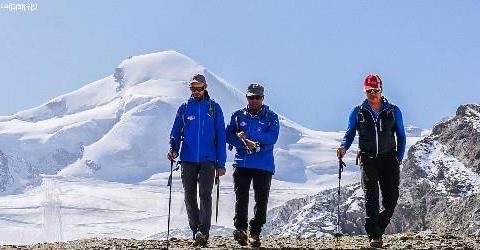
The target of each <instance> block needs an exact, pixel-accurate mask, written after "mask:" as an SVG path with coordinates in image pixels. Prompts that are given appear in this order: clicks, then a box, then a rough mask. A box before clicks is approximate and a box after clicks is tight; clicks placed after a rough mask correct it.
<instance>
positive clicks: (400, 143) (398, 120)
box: [341, 98, 407, 161]
mask: <svg viewBox="0 0 480 250" xmlns="http://www.w3.org/2000/svg"><path fill="white" fill-rule="evenodd" d="M382 100H383V106H382V109H381V110H380V112H378V113H376V112H374V111H373V110H372V108H371V107H370V104H369V103H368V100H365V101H364V102H363V103H362V104H361V106H363V107H364V108H365V109H366V110H368V111H369V112H368V113H369V114H370V115H371V116H373V117H372V118H373V119H374V121H376V120H377V119H378V117H379V116H380V114H382V112H385V111H386V110H389V109H391V108H392V107H393V116H394V119H395V135H396V138H397V143H396V145H397V148H396V152H397V158H398V160H399V161H402V160H403V156H404V154H405V148H406V142H407V137H406V135H405V128H404V126H403V117H402V112H401V111H400V109H399V108H398V107H397V106H396V105H393V104H390V103H389V102H388V100H387V99H386V98H382ZM359 112H360V106H356V107H355V108H354V109H353V110H352V112H351V113H350V116H349V119H348V128H347V131H346V132H345V136H344V137H343V140H342V142H341V146H342V147H344V148H345V149H348V148H350V146H351V145H352V142H353V140H354V139H355V135H356V132H357V120H358V114H359Z"/></svg>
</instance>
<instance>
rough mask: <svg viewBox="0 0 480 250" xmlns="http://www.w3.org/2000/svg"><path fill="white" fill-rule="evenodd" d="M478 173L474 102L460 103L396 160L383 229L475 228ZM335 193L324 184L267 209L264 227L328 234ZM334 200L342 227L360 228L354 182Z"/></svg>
mask: <svg viewBox="0 0 480 250" xmlns="http://www.w3.org/2000/svg"><path fill="white" fill-rule="evenodd" d="M409 139H410V140H411V138H409ZM411 142H412V141H410V143H411ZM410 143H409V144H410ZM479 173H480V105H477V104H469V105H462V106H460V107H459V108H458V110H457V113H456V116H455V117H453V118H451V119H449V120H446V121H443V122H441V123H439V124H437V125H436V126H435V127H434V128H433V130H432V132H431V134H430V135H429V136H427V137H425V138H423V139H421V140H419V141H418V142H416V143H415V144H414V145H413V146H411V147H410V148H409V150H408V154H407V158H406V159H405V160H404V161H403V163H402V172H401V186H400V199H399V204H398V205H397V209H396V211H395V214H394V218H393V219H392V222H391V223H390V226H389V227H388V228H387V233H394V232H411V231H420V230H432V231H435V232H440V233H452V232H454V233H457V234H478V233H479V232H480V226H479V225H480V224H479V221H480V210H478V207H479V205H480V200H479V197H480V192H479V191H480V190H479V187H480V176H479ZM336 197H337V190H336V189H329V190H325V191H322V192H320V193H318V194H316V195H313V196H309V197H305V198H301V199H296V200H292V201H289V202H287V203H285V204H284V205H282V206H279V207H277V208H274V209H272V210H270V212H269V215H268V218H269V221H268V223H267V225H266V229H267V231H266V232H265V233H267V234H278V235H282V236H296V237H308V236H312V235H316V236H318V235H324V234H330V235H331V234H332V233H333V232H334V231H333V230H334V229H335V228H334V225H336V211H337V210H336V207H335V205H336V204H337V200H336V199H337V198H336ZM340 204H341V207H340V212H341V220H340V225H341V228H342V232H343V233H347V234H365V230H364V228H363V225H364V216H365V215H364V214H365V211H364V205H363V204H364V200H363V191H362V190H361V187H360V185H359V184H352V185H349V186H343V187H342V192H341V203H340Z"/></svg>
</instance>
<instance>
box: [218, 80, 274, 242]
mask: <svg viewBox="0 0 480 250" xmlns="http://www.w3.org/2000/svg"><path fill="white" fill-rule="evenodd" d="M246 96H247V100H248V106H247V107H245V108H243V109H240V110H238V111H236V112H234V113H233V115H232V118H231V119H230V123H229V124H228V125H227V129H226V131H227V143H228V144H230V145H231V146H234V147H235V148H236V154H235V163H234V165H233V166H234V168H235V170H234V172H233V182H234V190H235V197H236V200H235V217H234V219H233V220H234V225H235V228H236V230H235V231H234V232H233V236H234V239H235V240H236V241H237V242H238V243H239V244H240V245H242V246H245V245H247V244H248V235H247V229H248V226H249V224H250V229H249V231H250V244H251V245H252V246H254V247H259V246H260V244H261V242H260V233H261V231H262V226H263V224H265V222H266V217H267V203H268V195H269V193H270V183H271V181H272V175H273V174H274V173H275V164H274V160H273V147H274V144H275V143H276V142H277V139H278V133H279V128H280V127H279V123H278V116H277V114H275V113H274V112H273V111H271V110H270V109H269V108H268V106H266V105H264V104H263V100H264V88H263V86H261V85H260V84H250V85H249V86H248V90H247V94H246ZM251 182H253V190H254V193H255V195H254V198H255V207H254V216H253V219H252V220H250V223H249V224H248V197H249V190H250V183H251Z"/></svg>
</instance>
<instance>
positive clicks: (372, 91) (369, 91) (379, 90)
mask: <svg viewBox="0 0 480 250" xmlns="http://www.w3.org/2000/svg"><path fill="white" fill-rule="evenodd" d="M381 91H382V89H367V90H365V92H366V93H369V94H371V93H380V92H381Z"/></svg>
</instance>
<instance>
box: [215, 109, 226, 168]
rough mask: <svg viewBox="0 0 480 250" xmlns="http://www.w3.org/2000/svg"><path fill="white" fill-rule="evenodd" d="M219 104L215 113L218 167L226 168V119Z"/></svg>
mask: <svg viewBox="0 0 480 250" xmlns="http://www.w3.org/2000/svg"><path fill="white" fill-rule="evenodd" d="M216 105H217V107H216V108H217V111H216V112H217V113H216V115H215V128H216V131H215V134H216V138H217V145H216V147H217V168H224V167H225V161H226V160H227V147H226V139H225V120H224V118H223V112H222V108H221V107H220V105H218V104H216Z"/></svg>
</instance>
